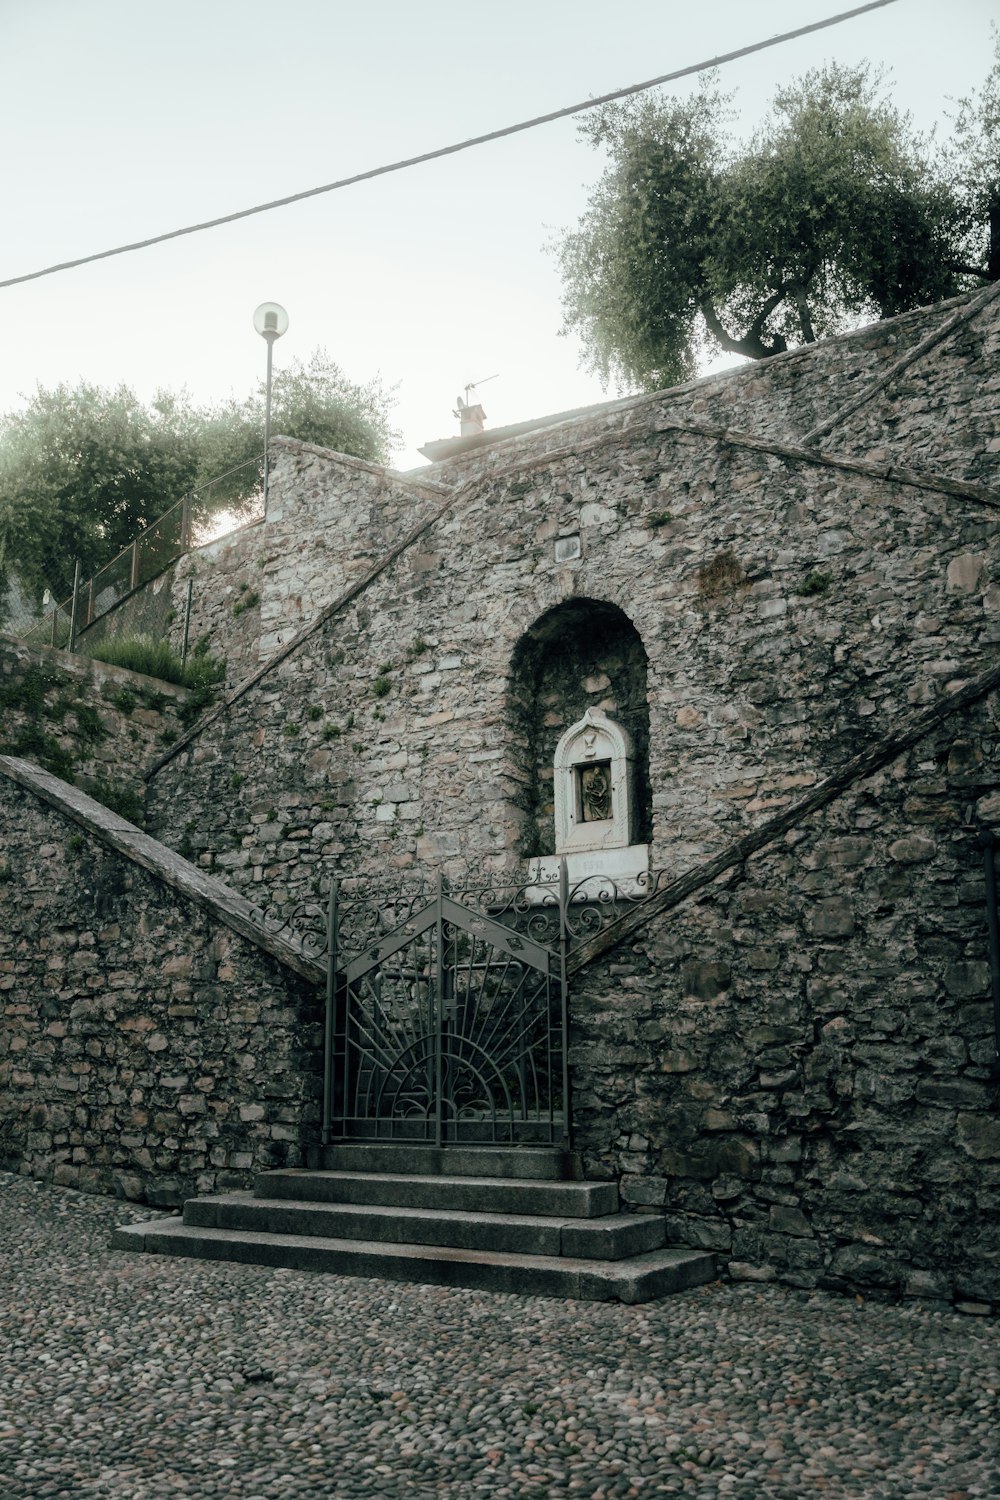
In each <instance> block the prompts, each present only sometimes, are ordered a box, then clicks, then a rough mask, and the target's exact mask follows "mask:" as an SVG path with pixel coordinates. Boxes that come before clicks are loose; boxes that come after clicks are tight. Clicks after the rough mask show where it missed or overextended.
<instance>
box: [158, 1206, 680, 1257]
mask: <svg viewBox="0 0 1000 1500" xmlns="http://www.w3.org/2000/svg"><path fill="white" fill-rule="evenodd" d="M184 1223H185V1224H186V1225H188V1226H189V1227H193V1228H204V1229H235V1230H241V1231H247V1232H251V1233H256V1232H263V1233H268V1234H282V1235H293V1236H295V1237H297V1238H302V1237H305V1236H314V1237H317V1238H324V1239H337V1240H366V1241H370V1242H372V1243H376V1242H377V1243H379V1244H386V1243H394V1244H407V1245H439V1246H443V1247H447V1248H449V1249H456V1250H499V1251H504V1252H510V1253H515V1254H524V1255H564V1256H574V1257H577V1258H583V1259H586V1260H622V1259H624V1258H625V1257H626V1256H630V1255H641V1254H644V1253H646V1252H647V1251H649V1250H658V1249H660V1248H661V1247H662V1246H663V1245H664V1243H665V1241H666V1225H665V1221H664V1219H663V1218H662V1216H660V1215H658V1214H634V1213H616V1214H608V1215H606V1216H605V1217H603V1218H598V1219H579V1218H569V1219H567V1218H550V1217H543V1216H541V1215H535V1214H504V1213H464V1212H461V1211H451V1212H442V1211H436V1210H432V1209H425V1208H399V1207H383V1206H379V1205H376V1204H371V1203H359V1204H354V1203H347V1204H324V1203H317V1202H315V1201H309V1200H304V1199H298V1200H297V1199H276V1198H272V1199H262V1198H255V1197H251V1196H250V1194H248V1193H227V1194H220V1195H217V1196H215V1197H211V1198H191V1199H189V1200H188V1202H187V1203H185V1205H184Z"/></svg>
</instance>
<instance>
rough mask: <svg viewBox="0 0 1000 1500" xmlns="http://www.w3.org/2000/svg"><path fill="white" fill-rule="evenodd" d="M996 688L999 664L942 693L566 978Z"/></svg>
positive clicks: (662, 894) (590, 950)
mask: <svg viewBox="0 0 1000 1500" xmlns="http://www.w3.org/2000/svg"><path fill="white" fill-rule="evenodd" d="M997 688H1000V663H994V665H993V666H991V667H989V668H987V670H986V671H985V672H981V673H980V674H979V675H978V676H977V677H971V678H969V679H967V680H966V681H965V683H964V684H963V685H962V686H961V687H958V688H956V689H955V690H954V691H953V692H951V693H944V694H942V696H941V697H940V698H939V699H938V700H937V702H936V703H934V704H932V705H931V707H930V708H926V709H921V710H920V712H918V713H916V714H912V715H910V717H909V718H906V719H903V720H901V721H900V722H899V723H898V724H897V725H896V727H895V728H894V729H891V730H890V731H889V733H888V734H885V735H882V736H881V737H880V738H879V739H877V740H875V741H873V743H872V744H870V745H868V746H867V747H866V748H865V749H864V750H861V751H859V753H858V754H857V755H853V756H852V757H851V758H850V760H847V761H845V762H844V764H843V765H842V766H840V767H839V768H838V769H837V770H836V771H832V772H831V773H830V775H829V776H827V777H825V778H824V779H823V780H822V781H821V782H819V783H818V784H817V785H816V786H814V787H812V788H811V790H810V791H808V792H807V793H806V794H805V796H804V797H801V798H800V799H799V800H798V801H797V802H794V803H792V805H791V806H790V807H786V808H785V809H784V810H783V811H782V812H780V813H778V814H777V815H776V816H775V817H773V818H768V819H767V820H766V821H765V822H763V823H760V824H759V825H758V826H757V827H756V828H752V829H751V830H750V832H749V833H745V834H744V835H743V837H742V838H738V839H736V840H735V842H733V843H731V844H729V845H727V846H726V848H724V849H723V850H722V851H721V853H719V854H717V855H715V857H714V858H713V859H709V860H706V861H705V863H704V864H700V865H696V866H695V868H694V869H693V870H688V872H687V873H686V874H685V875H681V876H679V877H678V878H677V879H676V880H671V881H670V882H669V884H667V885H665V886H663V887H662V888H661V889H660V890H658V891H656V893H655V894H654V895H652V896H650V898H649V899H648V900H647V901H644V902H642V904H641V905H639V906H637V907H635V908H633V910H631V911H627V912H626V913H625V915H624V916H622V917H620V918H619V919H618V920H617V921H616V922H611V923H609V924H608V926H607V927H605V928H602V930H601V931H600V932H598V933H596V934H595V935H594V936H593V937H592V938H590V939H588V940H587V941H586V942H583V943H581V944H580V946H579V947H578V948H576V949H574V950H573V952H572V953H571V954H570V955H569V959H568V961H567V964H566V972H567V974H568V975H570V976H572V975H573V974H576V973H579V971H580V970H581V969H583V968H586V966H587V964H590V963H593V962H594V960H595V959H597V958H601V957H603V956H604V954H606V953H610V952H611V950H612V949H613V948H616V947H617V946H618V944H619V943H622V942H624V941H625V940H626V939H627V938H630V937H633V936H634V935H635V934H636V933H637V932H639V931H640V930H641V929H642V928H643V927H646V926H647V925H648V924H649V923H650V922H652V921H655V919H656V918H657V917H660V916H663V915H664V913H665V912H668V911H670V910H672V908H673V907H675V906H679V905H680V904H681V902H682V901H686V900H687V899H688V897H689V896H692V895H694V893H695V892H696V891H700V890H703V889H704V887H705V886H708V885H711V884H712V883H713V881H716V880H719V879H721V878H722V877H723V876H725V875H727V874H728V873H729V871H731V870H734V869H736V868H737V867H738V866H740V865H742V864H743V863H744V861H745V860H747V859H749V858H750V856H751V855H753V854H757V853H758V852H759V851H760V850H761V849H766V848H767V846H768V845H769V844H773V843H774V842H775V840H776V839H778V838H781V837H783V836H784V835H785V834H786V833H787V832H788V831H789V830H790V829H792V828H795V827H796V826H797V825H798V824H799V823H802V822H804V821H805V820H806V819H807V818H809V817H811V816H812V814H813V813H816V812H819V811H820V810H821V809H822V808H824V807H826V806H827V804H828V803H830V802H834V801H836V799H837V798H838V797H840V796H842V795H843V793H844V792H846V791H847V790H848V788H849V787H851V786H853V785H855V783H857V782H859V781H862V780H863V779H864V778H865V777H866V776H871V775H873V774H874V772H876V771H878V770H880V769H881V768H882V767H883V766H887V765H889V763H890V762H891V761H894V760H896V758H897V757H898V756H900V755H902V754H904V753H905V752H906V751H907V750H910V749H912V748H913V746H914V745H917V744H919V742H920V741H921V740H922V739H924V738H926V736H927V735H929V734H931V733H932V732H933V731H934V730H935V729H937V727H938V726H939V725H940V724H943V723H944V721H945V720H946V719H948V718H949V717H950V716H951V715H952V714H956V713H960V712H961V711H962V710H963V709H966V708H968V707H970V705H971V704H973V703H975V702H977V700H978V699H980V698H983V697H985V695H986V694H987V693H991V692H993V691H995V690H996V689H997Z"/></svg>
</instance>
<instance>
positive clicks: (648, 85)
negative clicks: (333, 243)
mask: <svg viewBox="0 0 1000 1500" xmlns="http://www.w3.org/2000/svg"><path fill="white" fill-rule="evenodd" d="M895 3H896V0H870V3H869V4H867V5H857V6H855V7H854V9H853V10H844V11H841V12H840V13H839V14H838V15H835V16H828V17H827V18H826V20H824V21H813V22H812V23H811V24H810V25H809V26H797V27H796V28H795V30H794V31H783V32H782V33H781V34H780V35H779V36H772V37H768V38H767V39H766V40H765V41H762V42H752V43H751V44H750V46H748V47H737V48H736V49H735V50H734V51H732V52H721V53H720V54H719V55H718V57H713V58H710V59H709V60H708V61H707V62H699V63H692V64H691V65H690V66H689V67H686V68H677V69H675V71H674V72H672V73H662V74H661V75H660V77H659V78H649V79H647V80H646V82H645V83H633V84H630V85H629V87H628V88H624V89H614V90H613V91H612V92H611V93H610V94H599V95H598V96H597V97H596V98H593V99H585V100H584V101H583V102H582V103H580V104H567V105H566V106H565V108H564V109H554V110H552V111H551V112H550V113H549V114H547V115H535V116H534V118H533V119H530V120H521V121H519V122H518V123H517V124H516V125H505V126H504V127H503V128H502V129H500V130H489V131H487V132H486V134H485V135H473V136H469V137H468V139H467V140H464V141H456V142H455V143H454V144H453V145H451V146H438V147H437V149H436V150H434V151H424V152H422V153H421V154H420V155H419V156H407V157H404V158H403V159H402V160H401V161H394V162H389V163H387V164H386V165H385V166H381V167H371V168H369V170H368V171H367V172H356V173H355V174H354V176H353V177H341V178H339V179H338V181H336V182H326V183H324V184H323V185H322V186H321V187H314V188H306V189H305V190H304V191H303V192H301V193H289V194H288V195H287V197H284V198H272V199H271V201H270V202H269V203H257V204H255V205H254V207H253V208H240V209H237V210H236V212H235V213H231V214H221V215H220V216H219V217H218V218H217V219H205V220H204V221H203V222H202V223H200V224H186V225H185V226H184V227H183V228H182V229H169V230H167V231H166V233H165V234H154V235H151V236H150V237H149V239H145V240H134V241H133V242H132V243H131V244H129V245H116V246H115V247H114V248H113V249H112V250H98V251H95V252H94V254H92V255H81V256H79V257H77V259H76V260H63V261H60V262H59V263H58V264H57V265H54V266H45V267H44V268H43V269H42V270H40V271H27V272H25V273H24V275H22V276H10V277H8V278H7V280H6V281H0V290H2V289H3V288H4V287H9V286H19V285H20V284H21V283H22V282H25V281H37V280H38V279H39V278H40V277H42V276H54V275H55V274H56V272H57V271H72V270H73V269H74V268H75V267H76V266H87V265H90V264H92V262H94V261H97V260H108V259H110V257H111V256H113V255H127V254H129V253H130V252H131V251H133V250H146V249H148V248H149V246H150V245H162V244H163V243H164V242H165V241H166V240H176V239H179V238H180V237H181V236H182V235H185V234H200V233H201V232H202V231H203V230H205V229H217V228H218V227H219V225H220V224H234V223H236V222H237V220H239V219H249V218H250V217H251V216H252V215H253V214H266V213H270V211H271V210H272V209H274V208H286V207H287V206H288V204H289V203H301V202H303V201H304V200H305V199H306V198H316V197H318V196H319V195H320V194H321V193H335V192H337V191H338V190H339V189H340V188H347V187H353V186H354V185H355V183H358V182H370V181H371V180H372V178H374V177H385V176H387V175H388V174H389V173H390V172H402V171H404V170H405V169H406V168H407V167H419V166H421V165H422V164H423V163H424V162H428V161H437V160H438V159H439V158H440V157H442V156H454V155H455V154H456V153H457V152H459V151H468V150H470V149H471V148H472V147H473V146H484V145H486V144H487V142H489V141H499V140H502V139H503V138H504V137H505V136H508V135H518V134H519V133H520V132H521V131H524V130H534V129H535V128H536V126H538V125H548V124H550V123H551V122H552V121H553V120H564V119H566V118H567V116H569V115H579V114H583V112H584V111H585V110H588V109H597V108H598V107H599V106H600V105H602V104H610V103H611V102H612V101H613V100H615V99H626V98H628V97H629V96H630V95H631V94H641V93H644V92H645V90H646V89H653V88H657V87H658V86H659V85H660V84H662V83H672V82H674V81H675V80H676V79H678V78H688V77H690V76H691V75H692V74H693V73H704V72H706V71H707V70H708V69H709V68H717V67H721V65H722V64H723V63H728V62H735V60H736V59H737V58H740V57H749V56H750V55H751V53H754V52H763V51H764V50H765V49H766V48H768V47H777V46H780V45H781V43H782V42H791V41H794V40H795V39H796V37H800V36H808V35H809V33H810V32H813V31H823V30H825V29H826V28H827V27H829V26H839V25H840V23H841V22H842V21H850V20H852V19H853V18H854V17H855V16H861V15H864V14H865V13H866V12H867V11H870V10H881V9H882V8H883V7H884V6H886V5H895Z"/></svg>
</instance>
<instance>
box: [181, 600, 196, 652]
mask: <svg viewBox="0 0 1000 1500" xmlns="http://www.w3.org/2000/svg"><path fill="white" fill-rule="evenodd" d="M193 588H194V580H193V579H191V578H189V579H188V586H187V599H186V600H185V602H184V644H183V646H182V647H181V666H182V667H186V666H187V659H188V640H189V639H190V636H191V591H192V589H193Z"/></svg>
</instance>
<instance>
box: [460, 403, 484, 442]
mask: <svg viewBox="0 0 1000 1500" xmlns="http://www.w3.org/2000/svg"><path fill="white" fill-rule="evenodd" d="M455 399H456V402H457V405H456V407H455V410H454V411H453V412H452V416H455V417H457V418H458V420H459V422H460V423H461V435H462V437H473V436H474V435H475V434H476V433H479V432H482V430H483V428H484V427H485V426H486V413H485V412H484V411H483V408H482V407H481V406H470V405H469V404H468V402H467V401H463V400H462V398H461V396H457V397H456V398H455Z"/></svg>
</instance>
